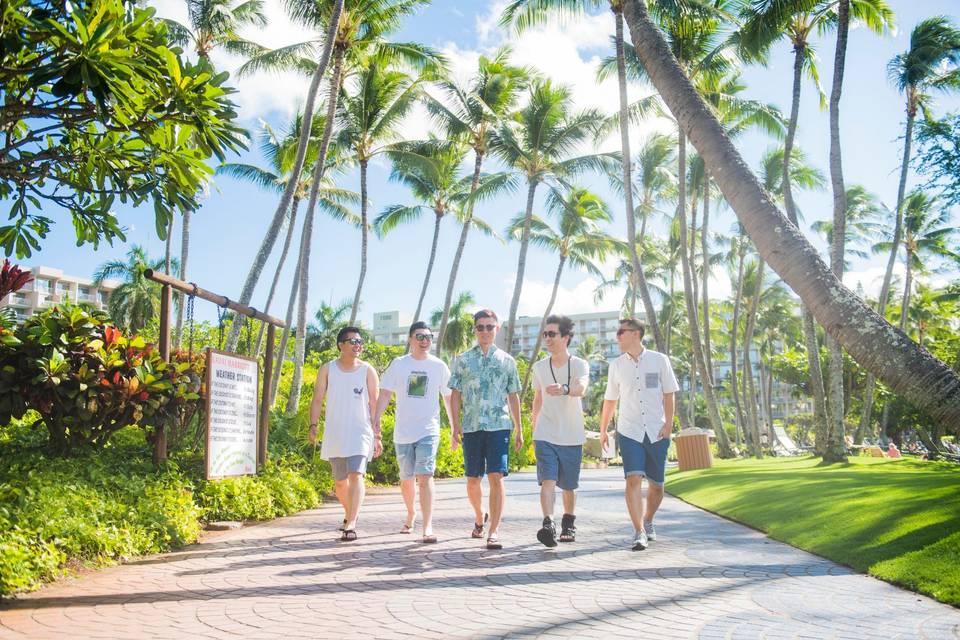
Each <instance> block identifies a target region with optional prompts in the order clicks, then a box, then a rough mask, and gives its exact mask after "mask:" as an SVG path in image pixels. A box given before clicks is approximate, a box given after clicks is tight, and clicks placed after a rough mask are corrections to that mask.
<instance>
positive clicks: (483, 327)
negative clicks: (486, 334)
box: [473, 324, 497, 331]
mask: <svg viewBox="0 0 960 640" xmlns="http://www.w3.org/2000/svg"><path fill="white" fill-rule="evenodd" d="M473 328H474V329H476V330H477V331H493V330H494V329H496V328H497V325H495V324H477V325H474V326H473Z"/></svg>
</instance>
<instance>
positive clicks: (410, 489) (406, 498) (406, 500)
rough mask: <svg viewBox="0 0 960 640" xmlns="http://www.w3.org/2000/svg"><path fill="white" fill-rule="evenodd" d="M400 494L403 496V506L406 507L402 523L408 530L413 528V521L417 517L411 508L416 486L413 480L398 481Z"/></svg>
mask: <svg viewBox="0 0 960 640" xmlns="http://www.w3.org/2000/svg"><path fill="white" fill-rule="evenodd" d="M400 493H401V494H402V495H403V504H404V506H406V507H407V518H406V520H404V521H403V523H404V525H405V526H406V527H407V528H408V529H409V528H411V527H413V521H414V520H415V519H416V517H417V512H416V511H415V510H414V507H413V499H414V497H415V496H416V493H417V486H416V484H415V483H414V481H413V478H409V479H407V480H401V481H400Z"/></svg>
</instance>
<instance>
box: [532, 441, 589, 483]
mask: <svg viewBox="0 0 960 640" xmlns="http://www.w3.org/2000/svg"><path fill="white" fill-rule="evenodd" d="M533 450H534V452H535V454H536V456H537V483H538V484H543V481H544V480H553V481H554V482H556V483H557V486H558V487H560V488H561V489H564V490H565V491H573V490H574V489H576V488H577V487H578V486H580V463H581V462H582V461H583V446H581V445H579V444H568V445H562V444H553V443H552V442H547V441H546V440H534V441H533Z"/></svg>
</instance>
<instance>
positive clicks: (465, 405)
mask: <svg viewBox="0 0 960 640" xmlns="http://www.w3.org/2000/svg"><path fill="white" fill-rule="evenodd" d="M449 386H450V388H451V389H456V390H457V391H459V392H460V394H461V402H460V424H461V425H462V427H463V432H464V433H471V432H474V431H502V430H504V429H511V428H512V427H513V423H512V421H511V420H510V409H509V407H508V406H507V396H508V395H509V394H511V393H519V392H520V376H519V375H518V374H517V361H516V360H514V359H513V357H512V356H511V355H510V354H509V353H507V352H506V351H504V350H503V349H498V348H497V347H496V346H495V345H491V346H490V350H489V351H488V352H487V355H483V351H482V350H481V349H480V346H479V345H477V346H475V347H473V348H472V349H470V350H469V351H466V352H464V353H462V354H460V357H458V358H457V360H456V362H455V363H454V365H453V371H452V373H451V376H450V383H449Z"/></svg>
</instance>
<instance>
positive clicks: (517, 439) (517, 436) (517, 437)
mask: <svg viewBox="0 0 960 640" xmlns="http://www.w3.org/2000/svg"><path fill="white" fill-rule="evenodd" d="M513 445H514V446H515V447H516V448H517V451H520V450H521V449H523V431H522V430H521V429H514V430H513Z"/></svg>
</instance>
